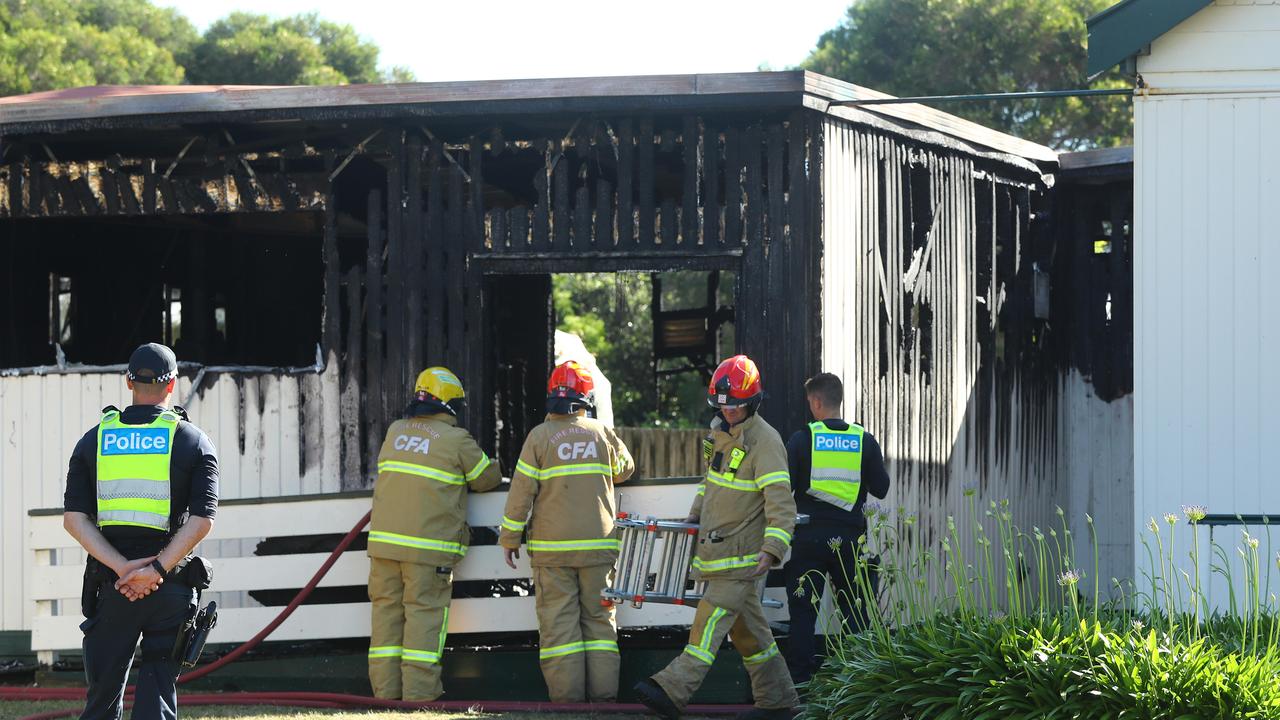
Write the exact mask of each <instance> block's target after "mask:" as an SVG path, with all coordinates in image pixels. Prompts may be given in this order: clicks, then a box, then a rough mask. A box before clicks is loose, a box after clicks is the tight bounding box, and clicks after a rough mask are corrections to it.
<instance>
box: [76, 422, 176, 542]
mask: <svg viewBox="0 0 1280 720" xmlns="http://www.w3.org/2000/svg"><path fill="white" fill-rule="evenodd" d="M179 419H180V418H179V417H178V415H177V414H176V413H174V412H171V411H169V410H165V411H164V412H161V413H160V415H159V416H158V417H157V418H156V419H155V420H152V421H151V422H150V423H148V424H146V425H126V424H124V423H122V422H120V411H119V410H109V411H107V413H106V414H105V415H103V416H102V422H101V423H99V424H98V487H97V491H98V527H106V526H108V525H131V526H134V527H144V528H150V529H152V530H159V531H161V532H168V531H169V510H170V493H169V458H170V456H171V455H172V454H173V433H174V430H176V429H177V427H178V420H179Z"/></svg>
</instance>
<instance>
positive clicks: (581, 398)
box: [547, 360, 596, 408]
mask: <svg viewBox="0 0 1280 720" xmlns="http://www.w3.org/2000/svg"><path fill="white" fill-rule="evenodd" d="M595 389H596V382H595V380H593V379H592V378H591V371H590V370H587V369H586V368H585V367H583V366H581V365H579V364H578V363H576V362H574V361H573V360H569V361H568V362H562V363H560V364H559V365H557V366H556V369H555V370H552V371H551V377H550V378H548V379H547V400H557V399H560V398H564V399H566V400H568V401H570V402H571V403H579V404H581V405H584V406H586V407H588V408H594V407H595Z"/></svg>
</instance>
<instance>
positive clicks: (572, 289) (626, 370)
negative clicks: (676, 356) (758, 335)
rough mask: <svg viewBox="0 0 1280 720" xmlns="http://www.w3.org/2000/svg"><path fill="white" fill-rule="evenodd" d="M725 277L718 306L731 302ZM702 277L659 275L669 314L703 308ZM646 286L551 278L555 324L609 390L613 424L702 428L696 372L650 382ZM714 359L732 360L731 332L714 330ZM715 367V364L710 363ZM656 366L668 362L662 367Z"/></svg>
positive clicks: (608, 278)
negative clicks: (578, 345) (573, 338)
mask: <svg viewBox="0 0 1280 720" xmlns="http://www.w3.org/2000/svg"><path fill="white" fill-rule="evenodd" d="M732 288H733V277H732V275H731V274H729V273H724V274H722V278H721V284H720V303H721V304H731V303H732V298H733V291H732ZM706 292H707V290H706V273H698V272H675V273H664V274H663V302H664V304H665V305H667V306H668V309H670V308H690V307H698V306H700V305H702V304H704V303H705V302H706ZM652 299H653V286H652V284H651V280H650V278H649V277H648V276H647V275H645V274H640V273H577V274H571V275H554V276H552V302H553V304H554V306H555V312H556V323H557V326H558V327H559V328H560V329H561V330H564V331H565V332H571V333H575V334H576V335H578V336H579V337H581V338H582V343H583V345H585V346H586V348H587V350H588V351H589V352H590V353H591V354H592V355H594V356H595V358H596V363H597V364H598V365H599V366H600V369H601V370H602V371H603V372H604V374H605V375H606V376H607V377H608V378H609V381H610V382H611V383H612V385H613V416H614V423H615V424H616V425H619V426H624V427H644V426H659V427H685V428H689V427H705V426H706V424H707V422H708V420H709V419H710V417H711V413H710V411H709V410H708V409H707V401H706V400H707V396H706V392H707V390H706V387H707V386H706V384H705V383H706V381H705V379H704V378H703V377H702V376H701V375H700V374H699V373H697V372H683V373H676V374H671V375H664V376H662V377H661V378H660V379H659V380H658V382H657V383H656V384H655V382H654V374H653V316H652V314H651V307H650V304H651V302H652ZM720 333H721V334H720V345H721V348H722V353H724V354H732V352H733V347H734V341H733V326H732V325H731V324H730V325H726V326H724V327H723V328H721V331H720ZM712 360H713V361H719V360H720V358H714V359H712ZM662 362H663V367H670V366H671V365H672V364H675V365H680V363H678V362H675V361H662Z"/></svg>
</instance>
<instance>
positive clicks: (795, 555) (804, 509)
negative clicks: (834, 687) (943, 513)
mask: <svg viewBox="0 0 1280 720" xmlns="http://www.w3.org/2000/svg"><path fill="white" fill-rule="evenodd" d="M804 389H805V395H806V397H807V399H808V401H809V412H810V413H811V414H812V415H813V419H814V422H812V423H810V424H809V426H808V427H806V428H805V429H803V430H800V431H799V432H797V433H796V434H794V435H792V436H791V439H790V440H789V441H788V442H787V465H788V468H789V470H790V472H791V486H792V489H793V490H794V491H795V495H796V510H797V511H798V512H800V513H802V514H806V515H808V516H809V522H808V524H804V525H797V526H796V534H795V538H794V539H793V540H792V542H791V559H790V560H789V561H788V562H787V564H786V567H785V570H784V573H785V575H786V581H787V599H788V605H789V608H788V610H789V612H790V615H791V631H790V633H789V636H788V644H787V667H788V668H789V669H790V670H791V677H792V680H793V681H794V682H797V683H801V682H805V681H807V680H808V679H809V677H810V676H811V675H812V674H813V671H814V670H816V669H817V668H818V665H819V663H820V660H819V658H818V657H817V653H816V652H815V640H814V634H813V631H814V624H815V623H816V621H817V607H816V605H815V603H816V601H817V600H820V599H821V598H822V592H823V590H824V588H825V586H826V583H827V576H828V575H829V576H830V578H831V585H832V587H831V589H832V594H833V596H834V598H835V600H836V604H837V606H838V607H839V608H840V614H841V616H842V617H843V618H844V621H845V623H846V624H847V627H848V629H849V631H851V632H858V631H859V630H862V629H864V628H865V625H866V622H867V617H866V609H865V608H859V607H858V605H857V602H856V599H857V598H859V597H861V595H862V593H861V592H860V591H859V589H858V587H857V582H858V581H857V575H856V570H855V568H856V558H857V557H858V553H859V547H858V539H859V538H861V537H862V536H863V534H865V533H866V531H867V518H866V516H865V515H863V512H862V506H863V504H864V503H865V502H866V500H867V493H868V492H869V493H871V494H872V495H874V496H876V497H878V498H883V497H884V496H885V495H886V494H887V493H888V492H889V474H888V473H887V472H886V471H885V467H884V457H883V456H882V455H881V453H880V443H878V442H876V439H875V437H874V436H872V434H871V433H869V432H867V431H866V430H865V429H864V428H863V427H862V426H860V425H857V424H853V423H848V422H845V421H844V420H841V419H840V406H841V404H843V402H844V386H843V385H842V384H841V382H840V378H838V377H836V376H835V375H832V374H831V373H820V374H818V375H815V376H813V377H812V378H810V379H809V380H808V381H807V382H805V384H804ZM869 579H870V580H871V581H872V582H873V583H874V581H875V577H874V575H872V576H871V577H870V578H869ZM872 587H873V589H874V585H873V586H872ZM868 600H869V599H864V600H863V602H864V603H865V602H868Z"/></svg>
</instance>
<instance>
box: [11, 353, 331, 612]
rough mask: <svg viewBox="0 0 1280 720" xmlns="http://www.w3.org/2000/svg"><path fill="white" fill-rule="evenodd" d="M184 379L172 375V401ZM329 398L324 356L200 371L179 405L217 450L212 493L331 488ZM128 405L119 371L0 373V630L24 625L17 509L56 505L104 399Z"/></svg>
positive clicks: (27, 551) (29, 560) (26, 545)
mask: <svg viewBox="0 0 1280 720" xmlns="http://www.w3.org/2000/svg"><path fill="white" fill-rule="evenodd" d="M191 380H192V378H190V377H183V378H181V379H180V380H179V382H178V389H177V392H176V394H175V396H174V400H175V402H177V403H181V402H182V401H183V400H184V399H185V398H186V397H187V395H188V394H189V392H190V388H191ZM338 396H339V390H338V368H337V365H336V363H332V362H331V363H330V364H329V366H328V369H327V370H325V371H324V372H322V373H319V374H316V373H306V374H301V375H276V374H261V375H260V374H253V375H248V374H238V373H218V374H212V373H211V374H209V375H206V376H205V378H204V381H203V383H202V385H201V388H200V391H199V392H198V393H197V394H196V395H195V397H194V398H193V399H192V401H191V402H190V403H189V405H188V408H187V409H188V411H189V412H190V415H191V420H192V421H193V422H195V423H196V424H197V425H199V426H200V427H201V428H202V429H203V430H204V431H205V432H206V433H208V435H209V437H210V439H211V440H213V443H214V446H215V447H216V448H217V450H218V460H219V472H220V478H219V483H220V490H221V495H222V497H223V498H224V499H232V498H252V497H277V496H289V495H306V494H316V493H329V492H337V491H338V490H339V489H340V477H341V475H342V472H341V460H340V457H339V445H340V441H339V437H340V435H339V423H340V419H341V416H340V413H339V411H338V405H339V402H338ZM128 403H129V391H128V389H127V388H126V387H125V384H124V377H123V376H122V375H120V374H103V373H85V374H60V375H43V376H41V375H27V376H21V377H0V576H3V578H4V581H3V582H2V583H0V630H30V629H31V616H32V612H33V610H34V603H32V602H30V601H29V600H28V599H27V598H29V597H30V593H29V592H28V585H29V583H30V582H31V569H32V565H33V562H34V555H33V552H32V548H31V547H30V537H29V536H30V518H28V516H27V511H29V510H33V509H37V508H60V507H62V493H63V490H64V488H65V484H66V476H67V461H68V458H70V456H71V451H72V449H73V448H74V447H75V444H76V442H77V441H78V440H79V439H80V437H81V436H82V435H83V434H84V433H85V431H86V430H88V429H89V428H90V427H92V426H93V425H94V424H95V423H96V422H97V420H98V416H99V412H100V411H101V409H102V408H103V407H104V406H106V405H116V406H118V407H125V406H126V405H128ZM77 552H78V551H77ZM69 560H71V558H69ZM78 562H83V558H80V559H79V560H78Z"/></svg>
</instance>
